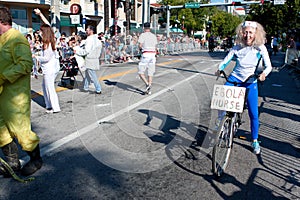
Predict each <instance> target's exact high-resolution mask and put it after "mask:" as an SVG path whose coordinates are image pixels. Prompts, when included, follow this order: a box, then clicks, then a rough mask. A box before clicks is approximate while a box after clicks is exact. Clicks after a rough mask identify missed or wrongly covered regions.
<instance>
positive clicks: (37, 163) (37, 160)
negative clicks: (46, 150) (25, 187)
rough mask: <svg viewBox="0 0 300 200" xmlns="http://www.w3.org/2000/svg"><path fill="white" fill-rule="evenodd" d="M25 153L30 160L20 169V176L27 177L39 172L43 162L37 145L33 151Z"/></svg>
mask: <svg viewBox="0 0 300 200" xmlns="http://www.w3.org/2000/svg"><path fill="white" fill-rule="evenodd" d="M26 152H27V154H28V155H29V156H30V160H29V162H28V163H26V164H25V165H24V167H23V168H22V169H21V174H22V175H23V176H29V175H31V174H33V173H34V172H36V171H37V170H39V169H40V168H41V167H42V165H43V160H42V158H41V154H40V147H39V145H37V146H36V148H35V149H34V150H33V151H26Z"/></svg>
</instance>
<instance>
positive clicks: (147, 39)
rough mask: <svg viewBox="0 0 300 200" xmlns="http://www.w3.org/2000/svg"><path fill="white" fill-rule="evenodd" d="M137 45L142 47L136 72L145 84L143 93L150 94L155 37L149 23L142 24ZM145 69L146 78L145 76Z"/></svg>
mask: <svg viewBox="0 0 300 200" xmlns="http://www.w3.org/2000/svg"><path fill="white" fill-rule="evenodd" d="M138 42H139V47H140V48H141V49H142V56H141V61H140V62H139V66H138V74H139V76H140V78H141V79H142V80H143V82H144V83H145V84H146V90H145V94H151V91H150V90H151V87H152V79H153V75H154V72H155V63H156V57H155V56H156V46H157V38H156V36H155V35H154V34H153V33H151V31H150V23H149V22H146V23H145V24H144V33H142V34H141V35H140V37H139V40H138ZM146 71H147V75H148V78H146V76H145V72H146Z"/></svg>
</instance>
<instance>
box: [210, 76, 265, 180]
mask: <svg viewBox="0 0 300 200" xmlns="http://www.w3.org/2000/svg"><path fill="white" fill-rule="evenodd" d="M221 74H223V76H224V78H225V79H226V81H227V82H229V83H232V84H233V85H234V86H227V87H235V88H236V89H239V88H240V89H242V88H244V87H238V86H237V85H238V84H239V83H237V82H231V81H229V80H228V78H227V76H226V73H225V72H224V71H220V75H221ZM218 77H219V76H218ZM258 77H259V75H257V74H253V75H251V76H249V77H248V78H247V79H246V80H245V81H244V82H242V83H246V82H248V81H249V80H250V79H251V78H255V79H257V78H258ZM222 86H223V85H222ZM214 90H215V89H214ZM242 90H244V91H245V93H244V94H245V95H244V98H243V101H242V102H241V103H242V108H240V109H239V111H232V109H224V111H226V114H225V115H224V117H223V118H222V120H221V122H220V124H219V126H218V130H217V132H216V138H217V141H216V144H215V145H214V147H213V151H212V171H213V173H214V174H215V175H216V176H217V177H220V176H221V175H222V174H223V172H224V171H225V170H226V168H227V166H228V163H229V158H230V154H231V150H232V146H233V138H234V135H235V133H236V132H237V130H238V128H239V126H240V125H241V124H242V113H243V111H244V110H245V100H246V99H247V92H246V88H244V89H242ZM212 102H213V100H212Z"/></svg>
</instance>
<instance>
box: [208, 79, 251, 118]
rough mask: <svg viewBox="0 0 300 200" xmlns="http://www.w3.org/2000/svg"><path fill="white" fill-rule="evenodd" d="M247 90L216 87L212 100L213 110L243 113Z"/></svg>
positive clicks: (233, 87)
mask: <svg viewBox="0 0 300 200" xmlns="http://www.w3.org/2000/svg"><path fill="white" fill-rule="evenodd" d="M245 95H246V88H244V87H235V86H227V85H215V86H214V91H213V95H212V99H211V104H210V107H211V109H217V110H225V111H231V112H238V113H241V112H243V107H244V101H245Z"/></svg>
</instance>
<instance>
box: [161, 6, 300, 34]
mask: <svg viewBox="0 0 300 200" xmlns="http://www.w3.org/2000/svg"><path fill="white" fill-rule="evenodd" d="M187 2H194V1H193V0H161V1H159V3H160V4H163V5H172V6H175V5H184V4H185V3H187ZM209 2H210V1H209V0H202V1H201V3H203V4H206V3H209ZM183 16H184V17H185V19H184V26H185V28H186V29H187V31H188V33H190V32H191V30H193V31H195V32H196V31H199V30H200V31H201V30H203V29H205V27H206V26H207V23H208V20H209V21H211V22H212V27H211V31H212V34H214V35H218V36H228V35H230V36H233V35H234V34H235V33H234V32H235V28H236V26H237V25H238V24H239V23H241V22H242V21H243V20H254V21H257V22H259V23H261V24H262V25H263V26H264V27H265V29H266V32H267V33H268V34H272V35H274V34H278V33H280V32H287V33H288V32H289V31H290V30H295V29H298V31H299V28H300V0H286V3H285V4H284V5H274V4H273V3H264V4H263V5H260V4H251V5H250V10H249V13H248V14H247V15H246V17H242V18H241V17H237V16H233V15H231V14H228V13H227V12H224V11H220V10H218V9H217V8H216V7H201V8H200V9H172V10H171V15H170V21H171V24H172V23H174V22H175V21H176V20H178V21H180V23H182V21H183V18H182V17H183Z"/></svg>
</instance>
